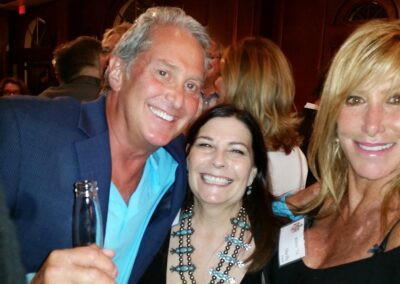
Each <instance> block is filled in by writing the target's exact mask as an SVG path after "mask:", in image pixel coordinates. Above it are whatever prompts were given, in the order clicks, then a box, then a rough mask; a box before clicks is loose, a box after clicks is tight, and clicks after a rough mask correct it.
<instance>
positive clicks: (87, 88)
mask: <svg viewBox="0 0 400 284" xmlns="http://www.w3.org/2000/svg"><path fill="white" fill-rule="evenodd" d="M100 55H101V42H100V41H99V40H97V39H95V38H92V37H88V36H80V37H77V38H76V39H74V40H72V41H70V42H67V43H65V44H61V45H60V46H58V47H57V48H56V49H55V51H54V59H53V61H54V69H55V73H56V76H57V79H58V81H59V83H60V85H59V86H57V87H49V88H47V89H46V90H44V91H43V92H42V93H41V94H39V96H41V97H48V98H56V97H64V96H68V97H72V98H75V99H77V100H80V101H91V100H94V99H96V98H97V97H98V96H99V91H100V88H101V80H102V77H103V73H102V67H101V64H100Z"/></svg>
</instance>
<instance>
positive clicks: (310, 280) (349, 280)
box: [265, 223, 400, 284]
mask: <svg viewBox="0 0 400 284" xmlns="http://www.w3.org/2000/svg"><path fill="white" fill-rule="evenodd" d="M396 225H397V223H396V224H395V225H394V226H393V227H392V229H391V230H390V231H389V233H388V234H387V235H386V236H385V238H384V240H383V241H382V243H381V244H380V245H375V246H373V247H372V248H371V249H370V250H369V252H371V253H372V256H371V257H369V258H365V259H360V260H357V261H354V262H350V263H346V264H341V265H338V266H334V267H329V268H322V269H312V268H309V267H307V266H306V265H305V264H304V262H303V261H302V260H298V261H296V262H294V263H290V264H287V265H285V266H282V267H279V259H278V253H276V254H275V256H274V257H273V259H272V260H271V264H270V265H268V266H267V267H266V269H265V275H266V278H267V283H268V284H300V283H306V284H317V283H318V284H319V283H321V284H354V283H363V284H392V283H400V247H397V248H394V249H392V250H390V251H385V249H386V244H387V241H388V239H389V236H390V234H391V233H392V231H393V228H394V227H395V226H396ZM349 245H351V244H349Z"/></svg>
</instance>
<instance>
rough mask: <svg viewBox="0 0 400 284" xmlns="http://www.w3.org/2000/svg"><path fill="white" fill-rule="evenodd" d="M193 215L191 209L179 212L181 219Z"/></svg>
mask: <svg viewBox="0 0 400 284" xmlns="http://www.w3.org/2000/svg"><path fill="white" fill-rule="evenodd" d="M192 217H193V211H192V210H185V211H183V212H182V214H181V220H185V219H189V218H192Z"/></svg>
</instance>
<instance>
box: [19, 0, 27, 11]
mask: <svg viewBox="0 0 400 284" xmlns="http://www.w3.org/2000/svg"><path fill="white" fill-rule="evenodd" d="M25 12H26V11H25V3H24V0H18V14H20V15H24V14H25Z"/></svg>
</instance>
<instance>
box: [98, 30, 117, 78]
mask: <svg viewBox="0 0 400 284" xmlns="http://www.w3.org/2000/svg"><path fill="white" fill-rule="evenodd" d="M120 38H121V35H119V34H117V33H114V34H112V35H110V36H108V37H107V38H104V39H103V40H102V41H101V55H100V65H101V68H102V70H103V72H104V71H105V70H106V68H107V66H108V62H109V61H110V56H111V52H112V51H113V49H114V47H115V45H116V44H117V43H118V41H119V39H120Z"/></svg>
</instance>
